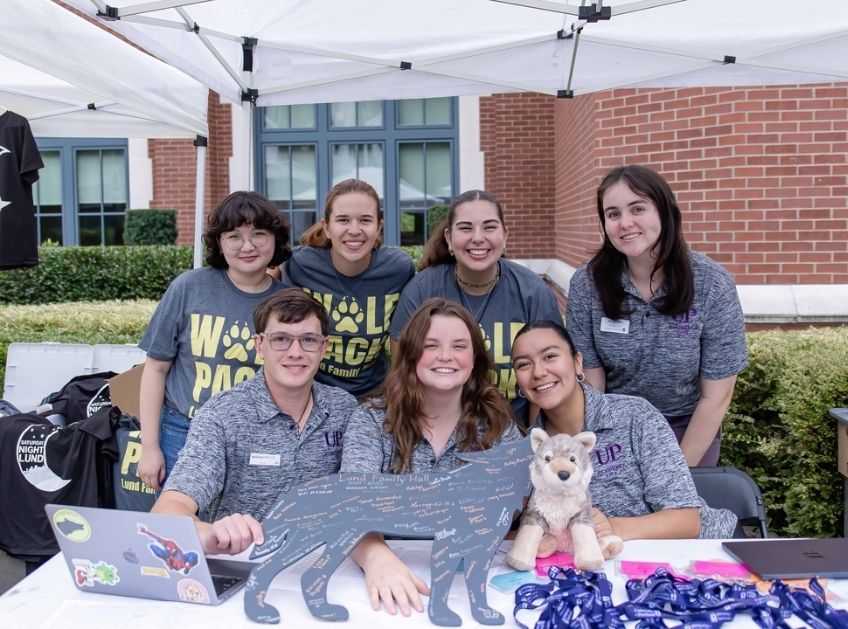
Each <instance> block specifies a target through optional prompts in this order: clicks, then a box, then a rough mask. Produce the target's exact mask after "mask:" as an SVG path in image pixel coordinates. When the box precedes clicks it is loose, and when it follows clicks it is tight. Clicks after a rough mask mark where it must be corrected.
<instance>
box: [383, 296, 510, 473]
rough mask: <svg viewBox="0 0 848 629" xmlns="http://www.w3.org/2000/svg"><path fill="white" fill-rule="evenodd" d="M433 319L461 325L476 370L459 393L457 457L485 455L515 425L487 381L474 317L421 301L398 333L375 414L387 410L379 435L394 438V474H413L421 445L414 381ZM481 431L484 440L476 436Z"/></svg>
mask: <svg viewBox="0 0 848 629" xmlns="http://www.w3.org/2000/svg"><path fill="white" fill-rule="evenodd" d="M436 315H442V316H446V317H456V318H457V319H460V320H461V321H462V322H463V323H464V324H465V327H466V328H468V332H469V333H470V335H471V348H472V350H473V352H474V366H473V367H472V369H471V376H470V377H469V378H468V381H467V382H466V383H465V385H464V386H463V387H462V398H461V404H462V411H463V415H462V418H461V419H460V423H459V424H458V425H457V435H456V442H457V448H458V449H459V450H460V451H461V452H467V451H472V450H487V449H489V448H491V447H492V446H493V445H494V443H495V442H496V441H497V440H498V438H500V436H501V435H502V434H503V433H504V431H505V430H506V429H507V428H508V427H509V424H510V422H512V421H513V417H512V410H511V409H510V407H509V403H508V402H507V401H506V398H504V396H503V395H501V393H500V391H498V389H497V388H496V387H495V386H494V385H493V384H492V383H491V381H490V380H489V371H490V370H491V369H492V361H491V359H490V358H489V355H488V353H487V352H486V346H485V344H484V342H483V336H482V335H481V334H480V328H479V327H478V326H477V323H476V322H475V321H474V317H473V316H472V315H471V313H470V312H468V310H467V309H466V308H464V307H463V306H462V305H460V304H457V303H456V302H452V301H448V300H446V299H441V298H439V297H434V298H433V299H428V300H427V301H425V302H424V303H423V304H421V306H419V307H418V309H417V310H416V311H415V312H414V313H413V314H412V316H411V317H410V318H409V321H407V322H406V325H405V326H404V327H403V330H402V331H401V333H400V340H399V342H398V351H397V355H395V356H392V363H391V366H390V367H389V372H388V374H386V380H385V382H384V386H383V397H382V401H381V402H377V403H375V406H376V407H377V408H383V409H385V410H386V420H385V423H384V424H383V430H384V431H385V432H386V433H387V434H389V435H391V436H392V437H393V438H394V443H395V448H394V457H393V459H392V463H391V466H390V471H391V472H392V473H393V474H403V473H407V472H409V471H411V466H412V451H413V450H414V449H415V446H416V445H417V444H418V443H419V442H420V441H421V440H422V439H424V433H423V431H422V429H421V427H422V424H423V421H424V411H423V408H424V392H423V389H422V387H421V382H420V381H419V380H418V375H417V373H416V365H417V364H418V360H419V359H420V358H421V355H422V354H423V352H424V339H425V338H426V337H427V332H428V331H429V330H430V321H431V319H432V318H433V317H434V316H436ZM481 427H482V428H483V429H484V430H483V431H482V432H483V434H482V438H481V437H479V436H478V432H479V428H481Z"/></svg>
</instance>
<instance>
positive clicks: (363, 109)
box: [356, 100, 383, 127]
mask: <svg viewBox="0 0 848 629" xmlns="http://www.w3.org/2000/svg"><path fill="white" fill-rule="evenodd" d="M356 105H357V114H358V120H357V122H358V125H357V126H359V127H382V126H383V101H381V100H364V101H361V102H359V103H357V104H356Z"/></svg>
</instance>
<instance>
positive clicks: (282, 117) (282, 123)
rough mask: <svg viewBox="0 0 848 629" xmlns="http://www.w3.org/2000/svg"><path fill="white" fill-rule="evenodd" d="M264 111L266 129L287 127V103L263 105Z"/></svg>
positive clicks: (289, 126)
mask: <svg viewBox="0 0 848 629" xmlns="http://www.w3.org/2000/svg"><path fill="white" fill-rule="evenodd" d="M262 111H263V112H264V113H265V128H266V129H289V128H291V124H290V123H289V107H288V105H274V106H273V107H263V108H262Z"/></svg>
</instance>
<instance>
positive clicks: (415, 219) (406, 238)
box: [400, 212, 427, 245]
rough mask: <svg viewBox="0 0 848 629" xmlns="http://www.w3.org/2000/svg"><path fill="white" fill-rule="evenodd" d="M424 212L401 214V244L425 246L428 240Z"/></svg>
mask: <svg viewBox="0 0 848 629" xmlns="http://www.w3.org/2000/svg"><path fill="white" fill-rule="evenodd" d="M424 222H425V221H424V213H423V212H401V213H400V244H401V245H423V244H424V242H425V241H426V239H427V236H426V232H425V230H424Z"/></svg>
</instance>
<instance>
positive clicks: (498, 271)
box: [453, 263, 501, 288]
mask: <svg viewBox="0 0 848 629" xmlns="http://www.w3.org/2000/svg"><path fill="white" fill-rule="evenodd" d="M453 276H454V278H455V279H456V283H457V284H462V285H463V286H467V287H468V288H489V287H490V286H492V285H493V284H495V283H496V282H497V281H498V280H499V279H500V278H501V265H500V263H498V267H497V269H496V270H495V277H493V278H492V279H490V280H489V281H488V282H483V283H482V284H475V283H474V282H466V281H465V280H464V279H462V278H461V277H460V276H459V267H458V266H457V265H454V267H453Z"/></svg>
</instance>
